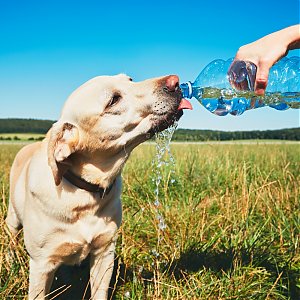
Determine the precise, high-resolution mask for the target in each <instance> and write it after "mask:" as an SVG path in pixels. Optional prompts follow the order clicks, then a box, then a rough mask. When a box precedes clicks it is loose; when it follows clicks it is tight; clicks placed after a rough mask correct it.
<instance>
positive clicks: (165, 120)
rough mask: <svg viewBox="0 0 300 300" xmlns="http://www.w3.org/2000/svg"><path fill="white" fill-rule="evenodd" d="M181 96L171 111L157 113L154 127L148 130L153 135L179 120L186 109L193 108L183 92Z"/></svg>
mask: <svg viewBox="0 0 300 300" xmlns="http://www.w3.org/2000/svg"><path fill="white" fill-rule="evenodd" d="M180 96H181V97H180V98H181V100H180V101H176V105H174V106H173V107H172V108H171V109H170V110H169V111H167V112H166V113H163V114H157V115H156V116H155V120H154V122H153V125H152V128H151V129H150V131H149V132H148V133H149V134H150V135H151V137H152V136H153V135H154V134H155V133H158V132H161V131H163V130H165V129H167V128H168V127H170V126H172V125H173V124H174V123H175V122H177V121H178V120H179V119H180V118H181V117H182V116H183V110H184V109H190V110H192V109H193V107H192V105H191V103H190V102H189V101H188V100H186V99H183V98H182V95H181V93H180ZM178 102H179V103H178Z"/></svg>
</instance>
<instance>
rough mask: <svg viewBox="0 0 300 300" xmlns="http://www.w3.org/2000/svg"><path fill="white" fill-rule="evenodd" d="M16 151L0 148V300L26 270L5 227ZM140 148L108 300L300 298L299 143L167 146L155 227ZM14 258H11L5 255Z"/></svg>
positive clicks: (23, 284) (127, 173)
mask: <svg viewBox="0 0 300 300" xmlns="http://www.w3.org/2000/svg"><path fill="white" fill-rule="evenodd" d="M17 148H18V146H8V145H2V146H1V147H0V165H1V169H0V183H1V187H2V192H1V197H2V204H1V205H0V209H1V216H0V226H1V252H0V262H1V263H0V273H1V279H0V299H9V298H13V299H18V298H20V299H22V297H24V295H26V292H27V284H28V263H27V260H28V259H27V255H26V252H25V251H24V250H23V246H22V245H15V244H13V243H12V242H11V241H10V238H9V236H8V234H7V232H6V230H5V226H4V217H5V215H6V209H7V204H6V203H7V201H8V174H9V167H10V165H11V162H12V159H13V157H14V155H15V153H16V151H17ZM154 152H155V150H154V146H153V145H149V144H144V145H141V146H139V147H138V148H137V149H136V150H135V151H134V153H133V154H132V156H131V158H130V160H129V161H128V163H127V165H126V166H125V169H124V172H123V179H124V180H123V197H122V198H123V223H122V226H121V228H120V233H119V239H118V246H117V256H116V264H115V265H116V268H115V277H116V281H115V282H112V289H113V290H114V291H113V296H112V297H113V298H114V299H300V292H299V288H300V281H299V276H300V254H299V233H300V232H299V224H300V216H299V179H300V172H299V157H300V149H299V145H263V144H257V145H236V144H235V145H222V144H220V145H201V144H200V145H189V144H184V145H177V144H176V145H172V152H173V154H174V157H175V160H176V166H175V175H172V176H173V177H175V182H174V183H172V181H171V176H170V172H169V170H168V169H167V168H166V169H165V171H164V176H163V180H162V186H161V189H160V202H161V206H160V207H159V213H160V214H161V215H162V216H163V217H164V220H165V223H166V224H167V228H166V229H165V230H164V231H161V230H159V227H158V220H157V212H156V208H155V206H154V205H153V201H154V199H155V195H154V190H155V182H153V180H152V179H153V171H152V165H151V161H152V159H153V156H154V155H155V154H154ZM9 249H12V250H13V251H14V260H13V263H12V260H11V259H10V258H9V257H10V256H9V251H8V250H9Z"/></svg>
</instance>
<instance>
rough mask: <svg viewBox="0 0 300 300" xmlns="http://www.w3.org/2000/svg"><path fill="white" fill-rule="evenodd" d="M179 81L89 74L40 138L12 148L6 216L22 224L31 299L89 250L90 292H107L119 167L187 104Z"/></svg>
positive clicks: (14, 226) (11, 223)
mask: <svg viewBox="0 0 300 300" xmlns="http://www.w3.org/2000/svg"><path fill="white" fill-rule="evenodd" d="M178 81H179V80H178V77H177V76H175V75H171V76H167V77H161V78H156V79H150V80H146V81H143V82H132V80H131V79H130V78H129V77H127V76H126V75H122V74H121V75H117V76H99V77H96V78H93V79H91V80H90V81H88V82H86V83H85V84H83V85H82V86H80V87H79V88H78V89H77V90H75V91H74V92H73V93H72V94H71V95H70V97H69V98H68V99H67V101H66V103H65V105H64V107H63V110H62V114H61V117H60V119H59V120H58V121H57V122H56V123H55V124H54V125H53V126H52V128H51V129H50V130H49V132H48V133H47V136H46V138H45V139H44V140H43V141H42V142H38V143H34V144H30V145H28V146H26V147H24V148H23V149H22V150H21V151H20V152H19V153H18V154H17V156H16V158H15V161H14V163H13V166H12V169H11V177H10V188H11V189H10V203H9V208H8V216H7V219H6V222H7V225H8V228H9V229H10V231H11V232H12V234H17V232H18V230H19V229H20V228H21V227H23V228H24V239H25V245H26V248H27V250H28V253H29V255H30V275H29V299H44V298H45V297H46V295H47V293H49V290H50V286H51V284H52V281H53V277H54V273H55V271H56V270H57V268H58V267H59V266H60V265H61V264H67V265H74V264H80V262H81V261H82V260H83V259H85V258H86V257H87V255H90V283H91V296H92V299H106V297H107V291H108V286H109V282H110V278H111V274H112V269H113V262H114V249H115V243H116V232H117V229H118V227H119V225H120V223H121V214H122V208H121V202H120V193H121V177H120V173H121V170H122V168H123V166H124V163H125V162H126V160H127V159H128V156H129V154H130V152H131V151H132V150H133V148H134V147H136V146H137V145H139V144H140V143H142V142H143V141H145V140H147V139H149V138H150V137H151V136H152V135H153V134H154V133H155V132H157V131H161V130H163V129H165V128H167V127H168V126H169V125H171V124H172V123H173V122H174V120H175V119H179V118H180V116H181V115H182V109H183V108H188V107H189V105H188V104H187V103H186V102H185V101H184V100H182V94H181V91H180V88H179V82H178Z"/></svg>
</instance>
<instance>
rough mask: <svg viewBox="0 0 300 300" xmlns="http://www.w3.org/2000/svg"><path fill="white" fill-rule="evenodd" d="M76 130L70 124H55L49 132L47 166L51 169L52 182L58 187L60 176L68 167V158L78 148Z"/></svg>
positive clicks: (77, 133) (69, 163)
mask: <svg viewBox="0 0 300 300" xmlns="http://www.w3.org/2000/svg"><path fill="white" fill-rule="evenodd" d="M78 142H79V132H78V128H77V127H76V126H75V125H73V124H70V123H61V122H57V123H55V124H54V125H53V126H52V128H51V131H50V138H49V142H48V164H49V166H50V167H51V169H52V173H53V177H54V181H55V184H56V185H59V184H60V183H61V180H62V176H63V175H64V173H65V172H66V171H67V169H68V168H69V167H70V165H71V162H70V160H69V159H68V158H69V156H70V155H71V154H72V153H74V152H75V151H76V149H77V147H78Z"/></svg>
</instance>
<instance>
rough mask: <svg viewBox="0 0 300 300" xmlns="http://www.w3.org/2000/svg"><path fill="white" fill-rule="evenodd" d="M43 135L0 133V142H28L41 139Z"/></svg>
mask: <svg viewBox="0 0 300 300" xmlns="http://www.w3.org/2000/svg"><path fill="white" fill-rule="evenodd" d="M44 136H45V135H44V134H40V133H0V140H6V139H8V138H9V139H10V140H12V141H13V140H17V141H19V140H20V141H28V140H32V139H34V140H36V139H41V138H43V137H44Z"/></svg>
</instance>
